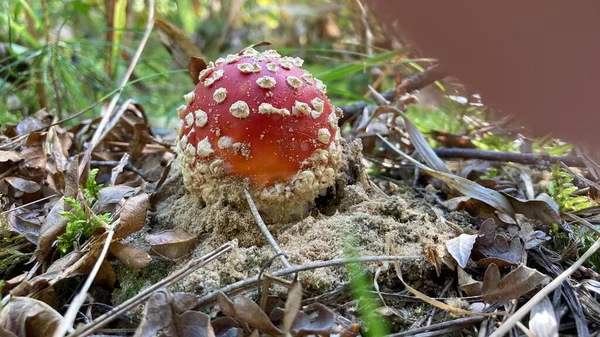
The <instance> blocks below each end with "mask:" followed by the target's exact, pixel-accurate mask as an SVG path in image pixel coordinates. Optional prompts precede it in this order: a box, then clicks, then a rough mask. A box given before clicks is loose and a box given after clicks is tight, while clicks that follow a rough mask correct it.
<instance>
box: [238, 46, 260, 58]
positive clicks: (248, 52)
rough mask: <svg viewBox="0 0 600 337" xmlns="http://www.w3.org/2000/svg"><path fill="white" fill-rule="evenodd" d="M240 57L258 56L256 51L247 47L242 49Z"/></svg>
mask: <svg viewBox="0 0 600 337" xmlns="http://www.w3.org/2000/svg"><path fill="white" fill-rule="evenodd" d="M242 55H244V56H255V55H258V52H257V51H256V49H254V48H252V47H248V48H246V49H244V51H243V52H242Z"/></svg>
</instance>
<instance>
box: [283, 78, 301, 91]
mask: <svg viewBox="0 0 600 337" xmlns="http://www.w3.org/2000/svg"><path fill="white" fill-rule="evenodd" d="M286 82H287V84H289V85H290V87H292V88H294V89H298V88H299V87H301V86H302V81H301V80H300V79H299V78H298V77H296V76H288V77H287V78H286Z"/></svg>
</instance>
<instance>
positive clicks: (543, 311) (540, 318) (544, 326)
mask: <svg viewBox="0 0 600 337" xmlns="http://www.w3.org/2000/svg"><path fill="white" fill-rule="evenodd" d="M529 330H531V332H532V333H533V334H534V335H535V336H548V337H558V321H557V320H556V314H555V313H554V307H553V306H552V302H550V300H549V299H548V297H544V298H543V299H542V300H541V301H540V302H539V303H538V304H536V305H535V306H534V307H533V309H531V312H530V313H529Z"/></svg>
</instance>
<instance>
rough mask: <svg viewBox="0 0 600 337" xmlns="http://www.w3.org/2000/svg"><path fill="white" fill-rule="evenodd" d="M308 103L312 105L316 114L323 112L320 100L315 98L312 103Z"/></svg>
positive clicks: (322, 103)
mask: <svg viewBox="0 0 600 337" xmlns="http://www.w3.org/2000/svg"><path fill="white" fill-rule="evenodd" d="M310 103H311V104H312V106H313V108H315V110H317V112H318V113H322V112H323V105H324V104H325V102H323V100H322V99H320V98H319V97H315V98H314V99H313V100H312V101H310Z"/></svg>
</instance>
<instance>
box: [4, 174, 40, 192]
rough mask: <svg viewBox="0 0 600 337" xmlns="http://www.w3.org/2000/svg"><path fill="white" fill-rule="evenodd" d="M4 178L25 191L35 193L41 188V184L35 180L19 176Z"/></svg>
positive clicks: (11, 184) (16, 187)
mask: <svg viewBox="0 0 600 337" xmlns="http://www.w3.org/2000/svg"><path fill="white" fill-rule="evenodd" d="M4 180H5V181H6V182H7V183H9V184H10V186H12V187H14V188H15V189H17V190H19V191H21V192H24V193H35V192H37V191H39V190H40V188H41V187H40V184H38V183H36V182H35V181H31V180H27V179H23V178H19V177H6V178H4Z"/></svg>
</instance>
